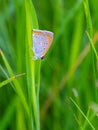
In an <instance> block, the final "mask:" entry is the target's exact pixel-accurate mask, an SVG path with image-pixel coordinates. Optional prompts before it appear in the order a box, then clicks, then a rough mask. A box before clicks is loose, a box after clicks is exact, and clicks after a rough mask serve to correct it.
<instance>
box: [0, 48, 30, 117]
mask: <svg viewBox="0 0 98 130" xmlns="http://www.w3.org/2000/svg"><path fill="white" fill-rule="evenodd" d="M0 53H1V56H2V59H3V61H4V64H5V66H6V68H7V70H8V72H9V75H10V76H14V73H13V71H12V69H11V67H10V65H9V63H8V61H7V59H6V57H5V56H4V54H3V52H2V51H1V50H0ZM13 84H14V86H15V89H16V91H17V94H18V95H19V96H20V99H21V101H22V103H23V105H24V108H25V110H26V112H27V114H28V115H29V109H28V104H27V102H26V98H25V96H24V93H23V91H22V89H21V86H20V84H19V82H18V81H17V80H14V81H13Z"/></svg>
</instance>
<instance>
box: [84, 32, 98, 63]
mask: <svg viewBox="0 0 98 130" xmlns="http://www.w3.org/2000/svg"><path fill="white" fill-rule="evenodd" d="M86 34H87V36H88V39H89V41H90V45H91V47H92V49H93V51H94V53H95V56H96V59H97V61H98V54H97V51H96V49H95V47H94V43H93V41H92V39H91V37H90V35H89V33H88V32H86Z"/></svg>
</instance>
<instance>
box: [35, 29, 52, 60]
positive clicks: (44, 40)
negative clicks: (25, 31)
mask: <svg viewBox="0 0 98 130" xmlns="http://www.w3.org/2000/svg"><path fill="white" fill-rule="evenodd" d="M32 39H33V52H34V57H35V59H41V58H43V57H44V56H45V54H46V53H47V51H48V49H49V48H50V46H51V44H52V41H53V33H52V32H50V31H44V30H43V31H42V30H35V29H34V30H33V38H32Z"/></svg>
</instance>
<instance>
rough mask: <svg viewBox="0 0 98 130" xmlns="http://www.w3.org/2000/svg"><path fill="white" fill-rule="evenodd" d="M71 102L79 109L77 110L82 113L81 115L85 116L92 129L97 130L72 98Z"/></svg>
mask: <svg viewBox="0 0 98 130" xmlns="http://www.w3.org/2000/svg"><path fill="white" fill-rule="evenodd" d="M70 100H71V101H72V103H73V104H74V105H75V106H76V107H77V109H78V110H79V111H80V113H81V114H82V115H83V117H84V118H85V119H86V121H87V122H88V124H89V125H90V126H91V128H92V129H93V130H95V128H94V126H93V125H92V123H91V122H90V121H89V119H88V118H87V117H86V116H85V114H84V113H83V111H82V110H81V109H80V107H79V106H78V105H77V104H76V102H75V101H74V100H73V99H72V98H71V97H70Z"/></svg>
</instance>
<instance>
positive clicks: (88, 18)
mask: <svg viewBox="0 0 98 130" xmlns="http://www.w3.org/2000/svg"><path fill="white" fill-rule="evenodd" d="M83 5H84V11H85V15H86V21H87V29H88V33H89V35H90V37H91V38H92V36H93V27H92V21H91V15H90V10H89V3H88V0H83Z"/></svg>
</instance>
